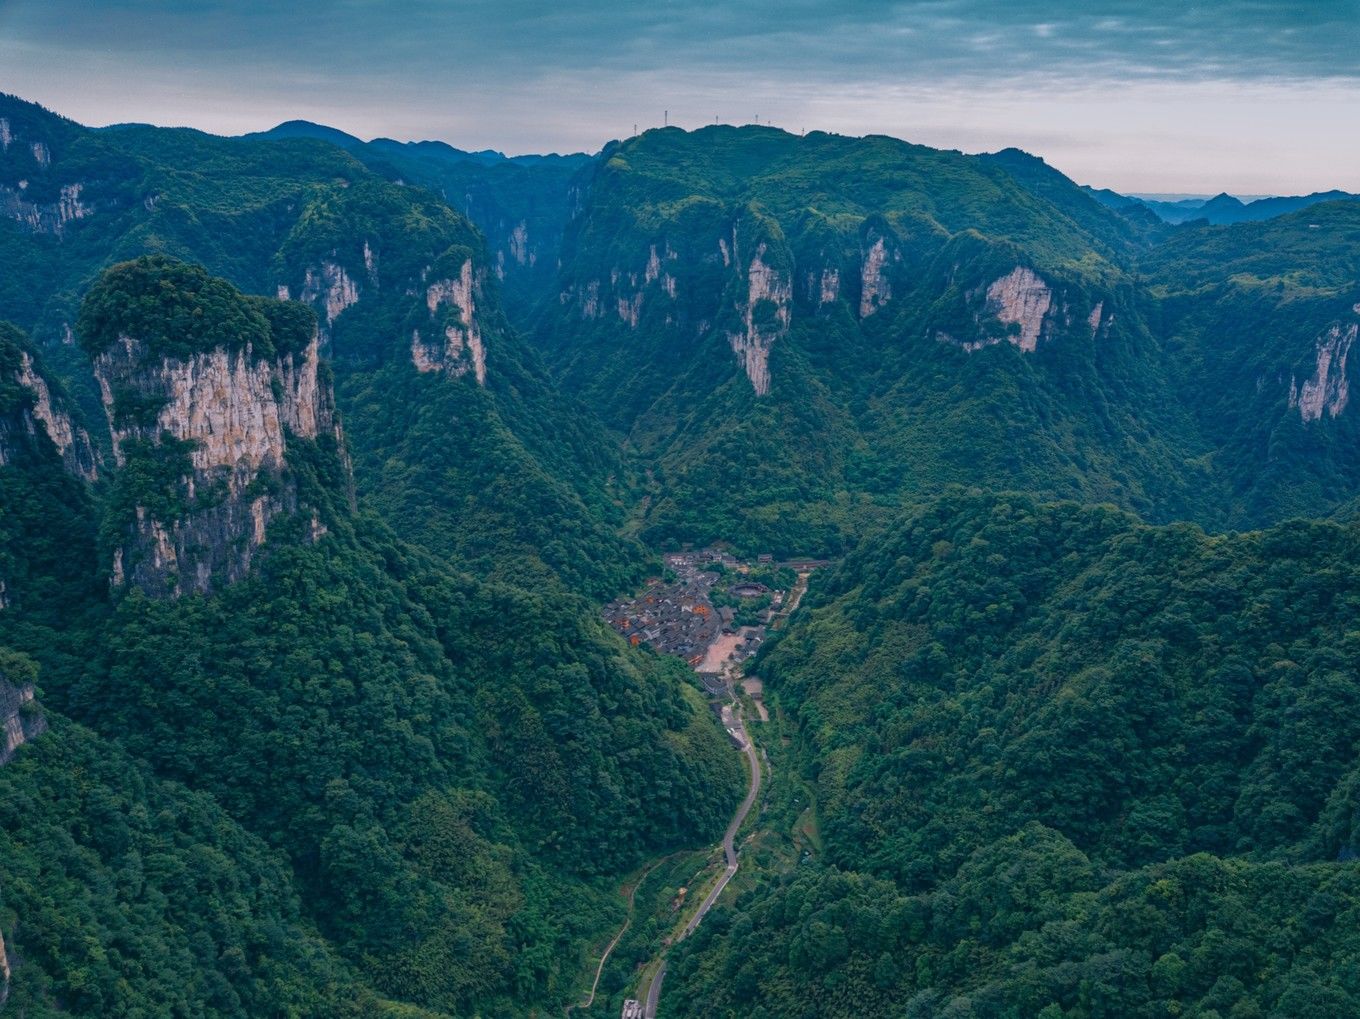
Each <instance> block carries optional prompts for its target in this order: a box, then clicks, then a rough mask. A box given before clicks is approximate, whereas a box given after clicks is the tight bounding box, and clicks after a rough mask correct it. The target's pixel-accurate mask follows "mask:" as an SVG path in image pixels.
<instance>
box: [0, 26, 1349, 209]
mask: <svg viewBox="0 0 1360 1019" xmlns="http://www.w3.org/2000/svg"><path fill="white" fill-rule="evenodd" d="M0 91H6V92H12V93H15V94H17V95H20V96H23V97H24V98H27V99H32V100H35V101H37V102H41V103H42V104H43V105H45V106H48V107H50V108H52V109H54V110H56V111H57V112H59V113H62V114H65V115H66V116H68V117H71V118H72V119H75V120H78V121H80V122H82V123H86V124H92V125H102V124H108V123H116V122H126V121H138V122H146V123H154V124H163V125H187V126H192V127H197V128H202V129H204V130H208V131H213V132H216V133H222V134H237V133H244V132H247V131H253V130H262V129H265V128H268V127H271V126H273V125H274V124H276V123H278V122H280V121H283V120H291V119H295V118H302V119H307V120H315V121H318V122H321V123H326V124H330V125H332V126H334V127H338V128H341V129H342V130H345V131H348V132H350V133H351V134H356V135H359V136H360V137H363V138H371V137H376V136H384V137H390V138H398V139H402V140H407V139H424V138H437V139H442V140H444V141H447V142H449V143H450V144H452V145H456V146H458V147H459V148H465V149H481V148H494V149H499V150H501V151H504V152H507V153H511V154H514V153H521V152H543V151H591V152H593V151H596V150H598V149H599V148H600V147H601V146H602V145H603V144H604V143H605V142H607V141H608V140H610V139H611V138H620V137H626V136H627V135H629V134H631V133H632V132H633V129H634V125H637V127H638V128H641V129H645V128H647V127H651V126H658V125H660V124H661V123H662V121H663V119H664V118H665V117H666V116H667V111H669V113H668V115H669V121H670V123H671V124H675V125H679V126H681V127H700V126H702V125H704V124H711V123H713V122H714V121H715V120H720V121H722V122H724V123H735V124H742V123H751V122H754V121H755V120H757V119H759V121H760V122H761V123H770V124H774V125H775V126H778V127H783V128H786V129H788V130H791V131H795V132H796V131H803V130H814V129H820V130H826V131H836V132H839V133H842V134H852V135H860V134H889V135H894V136H896V137H900V138H905V139H907V140H909V141H913V142H919V143H922V144H926V145H933V146H937V147H941V148H957V149H962V150H964V151H967V152H981V151H994V150H996V149H1000V148H1004V147H1006V146H1012V145H1013V146H1017V147H1019V148H1023V149H1025V150H1026V151H1029V152H1033V153H1035V154H1036V155H1039V156H1042V157H1044V158H1045V159H1046V160H1047V161H1048V162H1049V163H1050V164H1052V165H1054V166H1056V167H1058V168H1059V169H1061V170H1062V171H1063V172H1065V173H1067V174H1068V175H1069V176H1071V177H1073V178H1074V179H1076V180H1077V181H1079V182H1081V183H1086V184H1092V185H1095V186H1100V187H1112V188H1115V189H1117V190H1121V191H1126V192H1180V193H1203V194H1215V193H1217V192H1219V191H1228V192H1229V193H1233V194H1248V195H1258V194H1297V193H1306V192H1309V191H1318V190H1327V189H1329V188H1334V187H1335V188H1343V189H1347V190H1351V191H1360V0H1288V2H1280V3H1265V2H1260V0H1224V2H1217V3H1194V2H1186V0H1180V2H1168V0H1090V2H1086V3H1081V2H1068V3H1060V2H1039V0H903V2H875V0H866V2H857V0H839V2H834V3H832V2H823V0H778V2H774V0H728V2H719V0H715V2H710V3H694V2H680V0H601V2H595V3H580V2H574V0H556V2H541V0H540V2H534V0H310V2H306V3H292V2H289V0H234V2H208V0H0Z"/></svg>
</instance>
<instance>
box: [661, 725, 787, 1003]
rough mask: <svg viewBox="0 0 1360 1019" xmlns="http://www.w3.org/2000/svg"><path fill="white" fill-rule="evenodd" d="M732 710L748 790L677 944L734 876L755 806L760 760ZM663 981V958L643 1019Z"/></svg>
mask: <svg viewBox="0 0 1360 1019" xmlns="http://www.w3.org/2000/svg"><path fill="white" fill-rule="evenodd" d="M735 703H736V702H735V701H734V704H735ZM735 710H736V712H737V715H736V717H737V724H736V725H735V726H734V727H733V728H734V729H735V731H736V733H737V735H738V736H740V737H741V740H742V743H743V747H742V752H743V753H745V754H746V763H747V764H748V766H749V767H750V769H751V787H750V789H748V790H747V791H746V799H744V800H742V801H741V806H740V807H738V808H737V812H736V813H735V814H733V815H732V823H731V824H729V825H728V826H727V833H726V834H725V835H724V836H723V842H722V847H723V856H724V857H726V860H727V868H726V869H725V870H724V871H723V875H722V877H720V878H719V879H718V883H717V884H716V885H714V886H713V890H712V891H710V892H709V893H708V895H707V896H705V897H704V901H703V902H702V903H700V905H699V909H698V911H697V912H695V914H694V915H693V916H692V917H690V920H689V923H687V924H685V929H684V930H683V931H681V932H680V937H678V938H676V939H675V940H676V941H677V942H678V941H683V940H684V939H685V938H687V937H689V935H690V934H692V933H693V932H694V928H696V927H698V926H699V923H700V921H702V920H703V918H704V916H705V915H706V914H707V913H708V911H709V910H710V909H712V908H713V903H715V902H717V901H718V896H719V895H721V894H722V891H723V889H724V888H726V887H727V882H729V881H731V880H732V876H733V875H734V874H736V872H737V863H738V860H737V846H736V840H737V832H738V831H740V830H741V826H742V824H743V823H744V822H745V821H746V815H747V814H749V813H750V812H751V808H752V807H753V806H755V802H756V797H757V796H758V795H760V758H759V757H757V756H756V748H755V744H754V743H753V742H751V737H750V736H749V735H748V734H747V732H746V726H745V725H744V724H743V723H742V721H741V706H740V704H736V708H735ZM665 979H666V960H665V958H664V957H663V958H662V960H661V965H660V967H658V969H657V971H656V974H655V975H654V976H653V977H652V982H651V984H650V986H648V988H647V994H646V998H645V1005H644V1010H643V1015H645V1016H646V1019H656V1003H657V1000H658V999H659V998H660V997H661V982H662V981H663V980H665Z"/></svg>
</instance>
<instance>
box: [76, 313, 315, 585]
mask: <svg viewBox="0 0 1360 1019" xmlns="http://www.w3.org/2000/svg"><path fill="white" fill-rule="evenodd" d="M95 378H96V380H97V381H98V383H99V388H100V392H101V394H102V395H103V400H104V407H105V411H106V413H107V415H108V420H109V428H110V434H111V438H112V442H113V450H114V456H115V458H116V459H117V462H118V466H119V468H124V467H125V466H126V465H127V462H128V458H129V450H130V448H135V449H136V451H137V454H138V455H141V456H145V455H146V453H147V452H148V450H149V448H155V449H159V450H162V451H166V450H171V449H173V450H177V451H180V452H182V453H185V454H187V456H186V457H184V458H183V459H182V460H181V462H180V464H179V468H180V469H179V471H176V473H177V475H178V480H177V482H176V484H175V487H176V488H177V489H179V491H178V493H177V494H178V495H179V499H178V502H179V506H178V507H177V509H178V510H179V512H176V513H174V514H173V515H172V516H170V518H169V519H165V518H162V516H161V515H159V514H158V513H157V512H156V511H155V509H154V508H152V507H148V506H147V505H143V504H141V503H138V504H137V505H136V507H135V519H134V521H133V522H132V524H131V525H130V526H129V527H128V528H127V532H126V534H125V536H124V540H123V541H122V542H121V543H120V544H119V546H118V547H117V548H116V549H115V551H114V557H113V583H114V585H115V586H122V585H124V584H129V583H130V584H132V585H134V586H137V587H140V588H142V589H143V590H145V591H147V592H148V593H151V594H157V595H179V594H184V593H186V592H204V591H208V590H211V589H212V588H213V587H214V586H218V585H221V584H225V583H232V582H234V581H236V580H239V579H240V578H242V577H244V576H245V575H246V573H247V572H249V569H250V563H251V559H252V558H253V555H254V553H255V550H256V549H257V548H259V547H260V546H261V545H262V544H263V543H264V540H265V532H266V528H267V526H268V524H269V521H270V520H271V519H272V518H273V517H274V516H276V515H277V514H279V513H284V512H296V511H297V509H298V503H297V491H296V486H295V485H294V484H293V483H292V482H291V481H290V480H289V479H288V477H287V472H286V463H287V450H288V443H289V441H290V440H291V439H295V438H302V439H315V438H317V437H319V436H321V435H323V434H327V433H329V434H331V435H333V436H335V437H336V439H337V441H338V439H339V429H338V426H337V424H336V419H335V412H334V401H333V397H332V394H331V391H330V388H329V386H328V385H323V383H322V381H321V378H320V355H319V352H318V341H317V338H316V336H315V335H314V336H313V338H312V340H311V342H310V343H309V344H308V345H307V347H306V349H305V350H303V351H302V352H301V353H297V354H294V353H287V354H283V355H281V356H279V357H277V358H274V359H266V358H262V357H259V356H257V355H256V353H255V351H254V349H253V348H252V346H251V345H250V344H247V345H246V346H244V347H242V348H240V349H238V350H236V351H234V352H233V351H228V350H226V349H224V348H221V347H218V348H215V349H213V350H211V351H207V352H203V353H198V354H194V355H192V356H191V357H188V358H186V359H177V358H161V359H156V358H154V357H151V356H149V354H148V351H147V349H146V346H145V345H144V344H143V343H142V342H141V341H140V340H138V339H136V338H133V337H130V336H125V337H122V338H121V339H120V342H119V343H118V344H117V345H116V346H115V347H113V348H112V349H110V350H109V351H107V352H105V353H104V354H102V355H100V357H99V358H98V359H97V360H96V361H95ZM115 393H116V394H118V395H117V396H115ZM120 399H122V400H124V401H126V400H129V399H132V400H134V401H135V402H136V403H138V404H140V405H141V406H147V405H152V406H156V407H157V408H158V409H157V411H156V413H155V416H154V419H152V420H150V421H147V422H145V423H143V422H138V421H135V420H129V418H128V417H127V416H126V415H125V414H124V413H122V412H120V408H119V406H118V404H119V400H120Z"/></svg>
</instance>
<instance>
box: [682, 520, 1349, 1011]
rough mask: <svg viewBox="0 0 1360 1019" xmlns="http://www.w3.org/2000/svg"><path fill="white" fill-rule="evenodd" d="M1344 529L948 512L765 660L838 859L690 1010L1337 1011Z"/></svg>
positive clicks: (795, 890)
mask: <svg viewBox="0 0 1360 1019" xmlns="http://www.w3.org/2000/svg"><path fill="white" fill-rule="evenodd" d="M1357 570H1360V544H1358V543H1357V535H1356V532H1355V531H1354V529H1353V528H1343V527H1337V526H1334V525H1328V524H1310V523H1293V524H1286V525H1282V526H1280V527H1278V528H1275V529H1272V530H1267V531H1261V532H1255V533H1250V534H1242V535H1230V536H1223V537H1211V536H1206V535H1205V534H1204V533H1203V532H1201V531H1199V530H1198V529H1197V528H1194V527H1191V526H1188V525H1174V526H1170V527H1148V526H1145V525H1141V524H1138V523H1137V522H1136V521H1134V520H1133V519H1131V518H1130V517H1128V516H1126V515H1124V514H1121V513H1117V512H1115V511H1112V510H1109V509H1094V508H1082V507H1079V506H1076V505H1072V504H1056V505H1054V504H1039V503H1035V502H1033V501H1031V500H1029V499H1027V498H1024V497H1021V496H982V495H976V494H956V495H952V496H947V497H945V498H942V499H941V500H938V501H936V502H934V503H932V504H930V505H928V506H927V507H924V508H923V509H921V510H920V511H918V512H916V513H913V514H911V515H909V516H907V517H906V518H904V519H902V520H901V521H899V522H898V523H896V524H895V525H894V526H893V527H892V528H891V529H890V530H889V531H888V532H887V533H885V534H884V535H883V536H882V537H881V538H880V540H878V541H876V542H873V543H871V544H867V545H866V546H865V547H863V548H862V549H861V550H859V551H857V552H856V553H854V554H853V555H851V556H849V557H847V559H846V561H845V563H844V564H843V565H842V566H841V567H840V568H839V569H838V570H837V571H836V572H835V574H834V575H833V576H832V577H831V578H830V580H829V582H828V583H827V584H826V585H825V586H824V587H823V588H822V590H820V591H819V592H818V593H817V594H816V595H815V601H814V603H813V604H812V605H811V606H810V611H809V615H808V616H807V617H806V618H805V619H804V620H803V622H802V624H801V625H799V626H796V627H794V628H793V629H791V630H790V631H789V632H788V634H787V636H786V637H784V638H783V639H782V640H780V641H779V642H778V645H777V647H774V648H772V649H771V650H770V651H769V653H768V655H767V656H766V657H765V658H764V659H763V660H762V663H761V666H760V669H759V671H760V674H761V676H762V677H763V678H765V680H766V684H767V689H774V690H776V691H777V693H778V697H779V703H780V705H781V707H782V708H783V710H785V711H787V712H789V713H790V714H791V715H792V716H793V717H794V718H795V719H796V720H797V722H798V725H799V728H800V729H801V732H802V734H803V735H802V742H801V745H800V747H799V750H800V753H801V754H802V759H803V764H802V768H803V772H804V775H805V777H806V779H807V780H808V781H809V782H810V783H811V784H812V786H813V788H814V789H815V791H816V802H817V809H818V815H819V820H820V826H821V833H822V837H823V839H824V841H825V847H826V853H825V857H824V858H823V859H820V860H817V861H815V862H809V863H807V864H805V865H804V866H803V868H800V870H799V871H798V872H797V873H795V874H791V875H789V877H788V878H787V879H786V880H785V881H783V882H775V883H770V884H768V885H767V886H765V887H763V888H761V889H760V890H758V891H756V892H755V893H753V894H751V895H749V896H747V897H745V898H743V899H741V900H739V901H738V902H737V904H736V909H735V911H734V912H732V913H730V914H729V915H728V916H727V917H725V918H723V919H720V920H719V922H717V923H714V924H712V925H711V926H710V925H707V924H706V925H705V926H704V927H703V928H701V930H700V933H699V935H698V937H697V939H696V941H695V942H694V943H693V945H692V946H688V947H687V950H686V952H685V955H684V960H683V963H682V964H680V965H677V966H675V967H673V970H674V977H673V978H671V979H674V984H672V983H671V982H670V980H668V982H667V985H666V995H667V997H666V1003H667V1005H668V1006H669V1008H670V1009H672V1010H673V1011H674V1012H675V1014H680V1015H701V1014H702V1015H789V1014H807V1009H813V1010H814V1011H815V1012H816V1013H817V1014H819V1015H827V1016H832V1015H862V1014H865V1012H866V1011H867V1012H870V1013H875V1012H889V1011H896V1010H898V1009H901V1010H903V1011H904V1014H908V1015H933V1014H941V1015H943V1014H948V1015H978V1016H982V1015H988V1016H993V1015H994V1016H1031V1015H1044V1016H1050V1015H1051V1016H1059V1015H1065V1016H1096V1015H1127V1016H1135V1015H1165V1014H1186V1015H1202V1016H1208V1015H1212V1014H1217V1015H1229V1014H1233V1015H1279V1016H1283V1015H1307V1016H1323V1015H1342V1014H1348V1013H1349V1012H1351V1011H1354V1010H1355V1008H1356V1007H1357V1001H1356V998H1355V994H1356V989H1355V988H1354V986H1353V985H1352V984H1351V983H1350V981H1349V980H1348V979H1347V977H1346V976H1345V974H1346V973H1348V972H1349V971H1350V969H1351V968H1352V967H1353V966H1354V964H1355V959H1356V953H1357V951H1360V943H1358V942H1357V941H1356V939H1355V937H1354V935H1353V922H1352V921H1353V917H1354V915H1355V912H1354V911H1355V909H1356V908H1357V906H1358V905H1360V900H1357V894H1358V893H1360V886H1357V884H1356V882H1355V874H1354V864H1353V863H1351V862H1349V861H1352V860H1353V859H1354V858H1355V855H1356V852H1357V841H1356V840H1357V837H1360V832H1357V829H1356V827H1355V812H1354V804H1353V798H1354V789H1355V782H1356V780H1357V770H1356V769H1357V763H1356V758H1355V746H1356V742H1357V739H1360V729H1357V728H1356V726H1355V725H1354V724H1352V722H1351V719H1352V716H1353V715H1354V710H1353V708H1354V701H1355V698H1356V696H1357V692H1356V687H1355V683H1354V675H1353V666H1354V661H1355V654H1356V650H1357V649H1356V648H1355V647H1354V646H1353V645H1354V642H1355V639H1356V634H1357V632H1358V631H1357V630H1356V621H1357V618H1358V614H1360V601H1357V599H1356V595H1355V591H1356V575H1357Z"/></svg>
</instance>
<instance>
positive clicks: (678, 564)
mask: <svg viewBox="0 0 1360 1019" xmlns="http://www.w3.org/2000/svg"><path fill="white" fill-rule="evenodd" d="M771 558H772V557H770V556H768V555H762V556H760V557H759V560H758V562H760V563H762V564H765V563H769V562H770V561H771ZM665 562H666V568H667V571H668V574H673V575H674V579H670V577H669V576H668V577H667V578H665V579H661V580H653V581H651V582H649V583H648V584H647V586H646V588H645V589H644V590H643V592H642V594H641V595H639V596H638V597H637V598H621V599H619V600H617V601H613V602H610V603H609V604H608V605H606V606H605V609H604V612H605V617H606V618H607V619H608V620H609V623H610V625H612V626H613V627H614V628H615V629H616V630H618V631H619V632H620V633H622V634H623V635H624V636H625V637H627V638H628V640H629V642H630V643H632V644H633V645H634V646H637V645H638V644H649V645H651V646H652V647H654V648H656V649H657V650H658V651H660V652H662V653H663V654H669V655H675V656H677V657H679V658H683V659H685V661H687V662H689V664H690V665H691V666H693V667H694V669H695V670H696V671H698V672H699V673H700V674H701V675H702V676H703V677H704V679H705V685H706V686H708V687H709V688H710V692H711V693H717V692H718V691H719V690H720V689H721V688H722V681H721V680H720V679H719V678H718V677H719V675H720V674H721V673H722V672H723V668H724V666H725V665H726V664H727V663H729V662H737V661H742V660H744V659H746V658H749V657H750V656H751V655H753V654H755V653H756V651H758V650H759V649H760V645H761V642H762V641H763V640H764V639H765V626H764V625H757V626H742V627H738V626H736V625H734V624H735V619H736V615H737V610H736V609H734V608H732V607H731V606H728V605H724V606H721V607H717V606H714V604H713V600H712V596H713V591H714V586H715V585H717V584H719V582H720V581H721V580H723V579H724V577H727V576H728V575H731V574H736V575H738V576H741V575H745V574H747V573H749V572H750V569H751V567H750V565H749V564H747V563H743V562H742V561H741V560H739V559H737V558H736V557H735V556H733V555H730V554H729V553H727V552H722V551H719V550H717V549H704V550H703V551H700V552H671V553H668V554H667V555H666V557H665ZM725 590H726V592H727V593H728V594H730V595H732V596H734V597H736V598H739V599H740V598H752V599H754V598H759V597H761V596H762V595H766V594H768V595H770V596H771V597H770V605H769V608H768V609H767V610H766V611H765V613H764V622H765V623H768V622H769V620H770V619H771V618H772V617H773V615H774V613H777V612H778V611H779V609H780V607H781V606H782V604H783V600H784V596H785V592H783V591H771V590H770V589H769V588H768V587H766V586H765V585H764V584H760V583H756V582H753V581H743V580H740V579H738V580H736V581H735V582H733V583H730V584H728V585H726V586H725Z"/></svg>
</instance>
